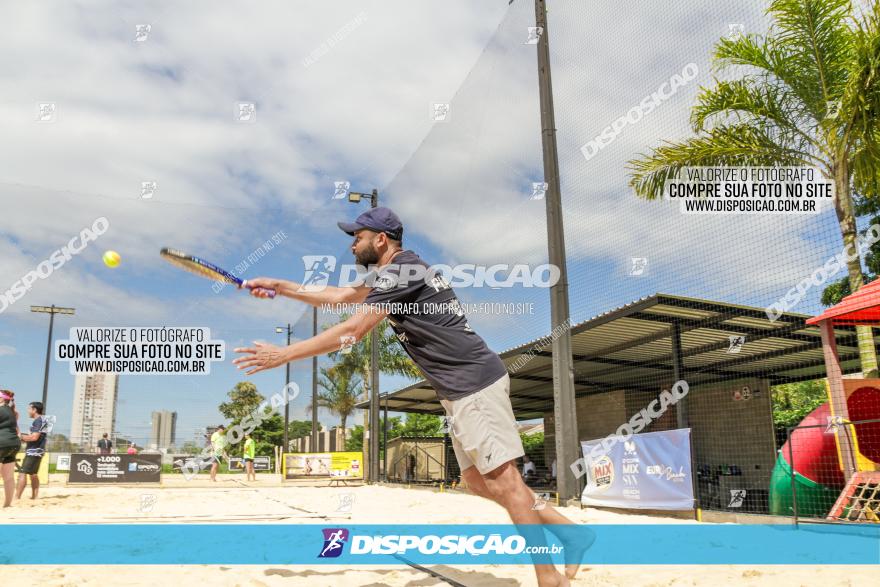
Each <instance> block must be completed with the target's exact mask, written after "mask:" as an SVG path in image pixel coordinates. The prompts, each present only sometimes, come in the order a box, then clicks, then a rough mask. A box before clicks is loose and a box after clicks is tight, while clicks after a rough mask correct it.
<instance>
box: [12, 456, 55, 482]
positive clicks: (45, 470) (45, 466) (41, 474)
mask: <svg viewBox="0 0 880 587" xmlns="http://www.w3.org/2000/svg"><path fill="white" fill-rule="evenodd" d="M22 463H24V453H23V452H20V453H18V454H17V455H15V471H16V472H18V470H19V469H20V468H21V465H22ZM37 479H39V480H40V483H42V484H44V485H45V484H46V483H48V482H49V453H46V454H44V455H43V460H42V461H40V468H39V469H37Z"/></svg>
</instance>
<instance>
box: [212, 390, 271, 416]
mask: <svg viewBox="0 0 880 587" xmlns="http://www.w3.org/2000/svg"><path fill="white" fill-rule="evenodd" d="M227 395H228V396H229V401H227V402H223V403H222V404H220V406H219V407H218V408H217V409H219V410H220V413H221V414H223V417H224V418H226V419H227V420H232V421H233V423H235V424H237V423H238V422H241V419H242V418H244V417H245V416H247V415H248V414H251V413H253V412H254V411H255V410H256V409H257V407H259V405H260V404H261V403H263V402H264V401H265V400H266V398H265V397H263V396H262V395H261V394H260V392H259V391H257V386H256V385H254V384H253V383H251V382H250V381H240V382H238V383H236V384H235V387H233V388H232V390H231V391H230V392H229V393H228V394H227Z"/></svg>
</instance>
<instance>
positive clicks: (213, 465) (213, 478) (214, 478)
mask: <svg viewBox="0 0 880 587" xmlns="http://www.w3.org/2000/svg"><path fill="white" fill-rule="evenodd" d="M219 468H220V464H219V463H218V462H217V461H214V462H213V463H211V481H217V469H219Z"/></svg>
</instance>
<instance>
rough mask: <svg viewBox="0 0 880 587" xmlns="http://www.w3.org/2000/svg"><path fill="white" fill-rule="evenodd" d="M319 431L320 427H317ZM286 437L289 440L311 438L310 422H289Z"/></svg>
mask: <svg viewBox="0 0 880 587" xmlns="http://www.w3.org/2000/svg"><path fill="white" fill-rule="evenodd" d="M318 429H319V430H320V426H319V427H318ZM287 430H288V432H287V435H288V437H289V438H303V437H306V436H311V434H312V421H311V420H291V421H290V426H289V427H288V429H287Z"/></svg>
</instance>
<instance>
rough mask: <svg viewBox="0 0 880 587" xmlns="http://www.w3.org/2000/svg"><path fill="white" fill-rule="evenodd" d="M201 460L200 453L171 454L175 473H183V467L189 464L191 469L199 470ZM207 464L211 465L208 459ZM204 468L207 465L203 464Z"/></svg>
mask: <svg viewBox="0 0 880 587" xmlns="http://www.w3.org/2000/svg"><path fill="white" fill-rule="evenodd" d="M200 460H201V459H200V457H199V455H171V470H172V471H174V472H175V473H183V468H184V467H185V466H187V465H188V466H189V467H190V469H189V470H190V471H196V472H198V470H199V461H200ZM205 465H208V466H210V464H209V463H207V461H206V462H205ZM202 468H203V469H204V468H206V467H205V466H204V465H203V466H202Z"/></svg>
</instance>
